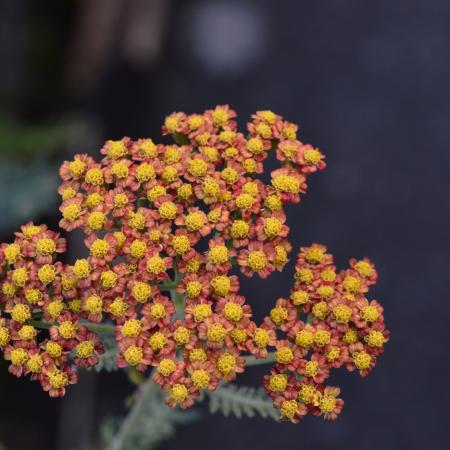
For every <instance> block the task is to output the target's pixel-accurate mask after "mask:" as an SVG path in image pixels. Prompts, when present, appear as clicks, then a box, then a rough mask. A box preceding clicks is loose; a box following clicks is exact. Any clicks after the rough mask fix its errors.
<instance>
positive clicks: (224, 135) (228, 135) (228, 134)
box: [219, 130, 236, 144]
mask: <svg viewBox="0 0 450 450" xmlns="http://www.w3.org/2000/svg"><path fill="white" fill-rule="evenodd" d="M235 138H236V133H235V132H234V131H231V130H224V131H222V132H221V133H220V134H219V141H220V142H226V143H227V144H231V143H232V142H233V140H234V139H235Z"/></svg>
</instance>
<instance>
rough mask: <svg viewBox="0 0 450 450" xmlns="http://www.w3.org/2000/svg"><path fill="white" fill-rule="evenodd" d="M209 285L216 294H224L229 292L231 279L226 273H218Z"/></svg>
mask: <svg viewBox="0 0 450 450" xmlns="http://www.w3.org/2000/svg"><path fill="white" fill-rule="evenodd" d="M211 286H212V288H213V289H214V292H215V293H216V294H217V295H221V296H225V295H227V294H228V292H230V288H231V281H230V279H229V278H228V277H227V276H226V275H218V276H216V277H214V278H213V279H212V280H211Z"/></svg>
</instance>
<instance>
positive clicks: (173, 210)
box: [158, 202, 177, 220]
mask: <svg viewBox="0 0 450 450" xmlns="http://www.w3.org/2000/svg"><path fill="white" fill-rule="evenodd" d="M158 212H159V215H160V216H161V217H162V218H163V219H166V220H173V219H175V217H176V216H177V207H176V205H175V203H172V202H164V203H163V204H162V205H161V206H160V207H159V208H158Z"/></svg>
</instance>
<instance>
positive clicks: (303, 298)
mask: <svg viewBox="0 0 450 450" xmlns="http://www.w3.org/2000/svg"><path fill="white" fill-rule="evenodd" d="M291 299H292V303H293V304H294V305H295V306H300V305H304V304H305V303H308V300H309V294H308V292H306V291H301V290H299V291H294V292H293V293H292V294H291Z"/></svg>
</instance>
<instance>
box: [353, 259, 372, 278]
mask: <svg viewBox="0 0 450 450" xmlns="http://www.w3.org/2000/svg"><path fill="white" fill-rule="evenodd" d="M355 270H356V271H357V272H358V273H359V274H360V275H361V276H362V277H365V278H369V277H371V276H372V275H373V272H374V271H373V268H372V266H371V265H370V264H369V263H368V262H366V261H358V262H357V263H356V264H355Z"/></svg>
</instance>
